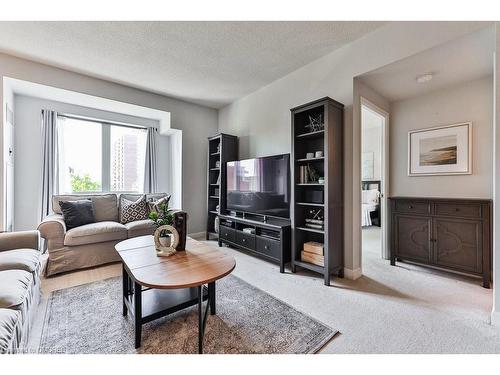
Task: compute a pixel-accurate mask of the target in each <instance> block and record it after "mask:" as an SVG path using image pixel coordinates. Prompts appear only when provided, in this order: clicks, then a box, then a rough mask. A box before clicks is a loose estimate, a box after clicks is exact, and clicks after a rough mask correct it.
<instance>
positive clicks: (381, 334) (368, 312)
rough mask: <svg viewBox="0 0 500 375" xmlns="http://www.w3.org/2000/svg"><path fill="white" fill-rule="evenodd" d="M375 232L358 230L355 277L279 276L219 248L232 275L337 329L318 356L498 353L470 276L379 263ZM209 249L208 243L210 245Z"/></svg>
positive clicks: (482, 294) (497, 338) (498, 337)
mask: <svg viewBox="0 0 500 375" xmlns="http://www.w3.org/2000/svg"><path fill="white" fill-rule="evenodd" d="M378 232H379V230H378V229H376V228H369V229H365V230H363V241H364V246H363V247H364V251H363V274H364V276H363V277H362V278H360V279H358V280H356V281H351V280H346V279H343V280H339V279H334V281H333V283H332V285H333V286H332V287H325V286H324V285H323V280H322V279H320V278H318V277H317V276H315V275H314V274H313V273H310V272H306V271H301V272H300V274H298V275H297V274H295V275H293V274H291V273H289V271H287V272H288V273H286V274H284V275H283V274H280V273H279V268H278V266H277V265H274V264H272V263H268V262H265V261H262V260H260V259H258V258H255V257H250V256H248V255H245V254H242V253H240V252H238V251H236V250H232V249H230V248H224V249H225V251H227V252H230V253H231V254H233V255H234V256H235V258H236V264H237V267H236V269H235V271H234V273H235V275H237V276H238V277H240V278H242V279H244V280H246V281H247V282H249V283H251V284H252V285H255V286H256V287H258V288H260V289H262V290H264V291H266V292H268V293H270V294H272V295H274V296H275V297H277V298H279V299H281V300H282V301H284V302H286V303H289V304H291V305H292V306H294V307H295V308H296V309H298V310H300V311H302V312H304V313H306V314H308V315H311V316H312V317H314V318H316V319H318V320H319V321H321V322H323V323H325V324H326V325H328V326H331V327H335V328H337V329H338V330H339V332H340V335H337V336H336V337H335V338H334V339H333V340H332V342H331V343H330V344H329V345H327V346H326V347H325V348H324V349H323V351H322V352H323V353H500V328H499V327H493V326H491V325H489V316H490V311H491V305H492V291H491V290H488V289H484V288H482V287H481V283H480V281H479V280H477V279H471V278H468V277H462V276H455V275H452V274H449V273H445V272H437V271H430V270H428V269H425V268H421V267H417V266H412V265H408V264H403V263H399V264H398V266H397V267H392V266H390V265H389V261H386V260H382V259H381V258H380V248H379V241H378V236H379V233H378ZM211 243H213V244H214V246H217V245H216V243H215V242H213V241H212V242H211Z"/></svg>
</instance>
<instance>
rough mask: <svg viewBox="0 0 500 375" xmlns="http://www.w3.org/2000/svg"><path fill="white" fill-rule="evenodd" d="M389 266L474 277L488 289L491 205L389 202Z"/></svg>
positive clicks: (470, 201) (467, 201)
mask: <svg viewBox="0 0 500 375" xmlns="http://www.w3.org/2000/svg"><path fill="white" fill-rule="evenodd" d="M389 202H390V225H389V238H390V252H391V265H393V266H394V265H395V264H396V261H397V260H406V261H411V262H416V263H419V264H422V265H429V266H432V267H438V268H442V269H446V270H451V271H455V272H461V273H466V274H471V275H475V276H480V277H482V279H483V287H485V288H490V286H491V258H492V254H491V252H492V228H491V225H492V220H491V215H492V201H491V200H488V199H447V198H416V197H391V198H389Z"/></svg>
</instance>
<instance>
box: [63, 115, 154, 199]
mask: <svg viewBox="0 0 500 375" xmlns="http://www.w3.org/2000/svg"><path fill="white" fill-rule="evenodd" d="M58 149H59V152H58V158H59V163H58V166H59V191H60V192H61V193H87V192H89V193H90V192H107V191H111V192H142V191H143V190H144V167H145V158H146V129H143V128H138V127H137V128H135V127H131V126H120V125H113V124H109V123H105V122H96V121H87V120H83V119H75V118H71V117H66V116H59V118H58Z"/></svg>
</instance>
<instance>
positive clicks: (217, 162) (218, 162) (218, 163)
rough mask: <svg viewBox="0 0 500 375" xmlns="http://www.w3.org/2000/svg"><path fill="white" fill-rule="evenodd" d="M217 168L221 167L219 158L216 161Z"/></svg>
mask: <svg viewBox="0 0 500 375" xmlns="http://www.w3.org/2000/svg"><path fill="white" fill-rule="evenodd" d="M215 168H220V161H219V160H217V161H216V162H215Z"/></svg>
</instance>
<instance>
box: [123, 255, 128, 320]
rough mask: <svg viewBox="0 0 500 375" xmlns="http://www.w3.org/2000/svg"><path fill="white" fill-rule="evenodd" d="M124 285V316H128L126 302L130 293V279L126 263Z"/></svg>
mask: <svg viewBox="0 0 500 375" xmlns="http://www.w3.org/2000/svg"><path fill="white" fill-rule="evenodd" d="M122 287H123V301H122V303H123V316H127V313H128V310H127V304H126V303H125V299H126V298H128V295H129V280H128V273H127V271H126V270H125V265H124V264H122Z"/></svg>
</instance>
